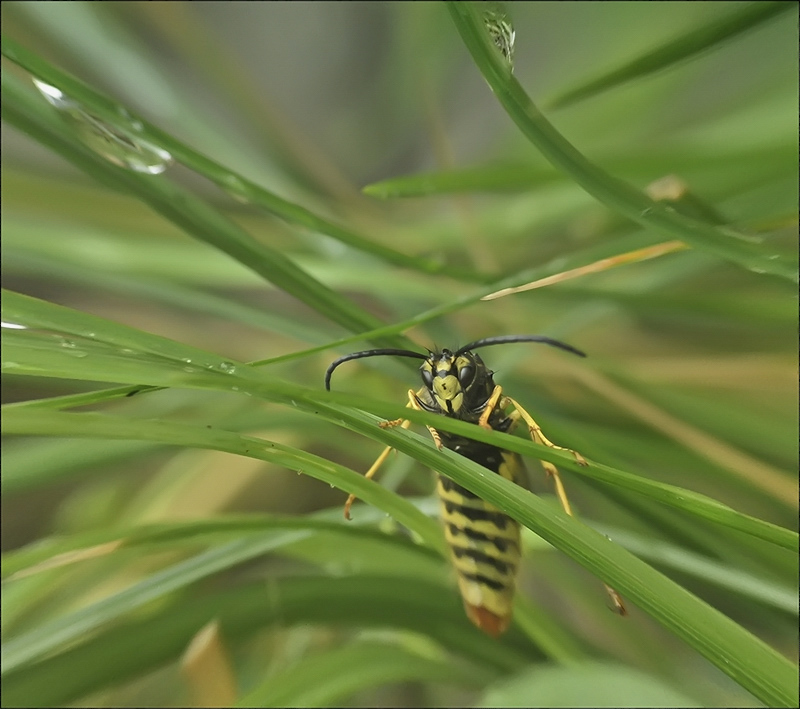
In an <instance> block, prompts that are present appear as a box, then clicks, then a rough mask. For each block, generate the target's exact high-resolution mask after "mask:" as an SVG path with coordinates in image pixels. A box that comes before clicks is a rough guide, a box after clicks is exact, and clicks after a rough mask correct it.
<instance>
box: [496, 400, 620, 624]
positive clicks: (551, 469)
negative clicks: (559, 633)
mask: <svg viewBox="0 0 800 709" xmlns="http://www.w3.org/2000/svg"><path fill="white" fill-rule="evenodd" d="M498 389H500V387H499V386H498V387H495V391H494V392H492V396H491V397H490V398H489V401H490V402H491V401H493V400H495V402H496V403H497V402H499V405H500V407H501V408H505V407H506V406H507V405H508V404H511V405H512V406H513V407H514V411H513V412H511V414H509V418H511V419H512V421H514V422H516V421H519V419H522V420H523V421H525V423H526V424H527V425H528V430H529V431H530V434H531V440H533V442H534V443H541V444H542V445H545V446H547V447H548V448H555V449H556V450H560V451H567V452H569V453H572V455H574V456H575V460H577V461H578V463H579V464H580V465H588V463H587V462H586V459H585V458H584V457H583V456H582V455H581V454H580V453H578V452H577V451H574V450H572V449H571V448H562V447H561V446H557V445H556V444H555V443H553V442H552V441H550V440H548V438H547V437H546V436H545V435H544V433H542V429H541V428H540V427H539V424H538V423H536V421H534V420H533V417H532V416H531V415H530V414H529V413H528V412H527V411H525V409H523V408H522V407H521V406H520V405H519V404H518V403H517V402H516V401H514V399H512V398H511V397H508V396H506V397H503V398H502V399H500V395H499V394H498V391H497V390H498ZM496 395H497V396H496ZM484 416H486V417H487V419H488V414H487V413H486V412H484ZM481 419H483V417H481ZM513 425H514V424H513V423H512V426H513ZM539 462H540V463H541V464H542V467H543V468H544V469H545V472H546V473H547V474H548V476H550V477H551V478H553V483H554V485H555V488H556V494H557V495H558V499H559V501H560V502H561V507H563V508H564V512H566V513H567V514H568V515H569V516H570V517H574V516H575V515H574V514H573V512H572V506H571V505H570V504H569V498H568V497H567V491H566V490H565V489H564V483H563V482H561V476H560V475H559V473H558V468H556V466H555V465H553V464H552V463H548V462H547V461H544V460H540V461H539ZM603 586H604V587H605V589H606V593H608V595H609V597H610V598H611V603H612V605H613V608H612V610H614V612H615V613H618V614H619V615H626V614H627V611H626V610H625V604H624V603H623V602H622V598H621V597H620V595H619V593H617V591H615V590H614V589H613V588H612V587H611V586H609V585H608V584H606V583H604V584H603Z"/></svg>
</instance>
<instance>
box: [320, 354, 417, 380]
mask: <svg viewBox="0 0 800 709" xmlns="http://www.w3.org/2000/svg"><path fill="white" fill-rule="evenodd" d="M381 355H392V356H394V357H414V358H415V359H428V355H424V354H421V353H420V352H413V351H412V350H395V349H391V348H390V349H383V350H364V351H363V352H353V353H352V354H349V355H345V356H344V357H339V359H337V360H336V361H335V362H333V363H332V364H331V366H330V367H328V371H327V372H325V388H326V389H327V390H328V391H330V390H331V375H332V374H333V370H334V369H336V368H337V367H338V366H339V365H340V364H343V363H344V362H349V361H350V360H351V359H362V358H363V357H379V356H381Z"/></svg>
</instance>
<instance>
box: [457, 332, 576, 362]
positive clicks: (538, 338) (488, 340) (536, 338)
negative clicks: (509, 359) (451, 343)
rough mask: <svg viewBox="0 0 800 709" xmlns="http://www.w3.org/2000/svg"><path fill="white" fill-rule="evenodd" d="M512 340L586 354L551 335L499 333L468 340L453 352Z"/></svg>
mask: <svg viewBox="0 0 800 709" xmlns="http://www.w3.org/2000/svg"><path fill="white" fill-rule="evenodd" d="M512 342H541V343H542V344H545V345H551V346H552V347H558V348H559V349H561V350H566V351H567V352H572V354H576V355H578V357H585V356H586V354H585V353H584V352H581V351H580V350H578V349H575V348H574V347H572V345H568V344H566V343H565V342H561V341H559V340H554V339H553V338H551V337H544V335H500V336H499V337H485V338H483V339H482V340H475V342H470V343H469V344H468V345H464V346H463V347H461V348H459V349H458V351H456V353H455V354H456V355H460V354H464V352H467V351H469V350H475V349H478V347H488V346H489V345H507V344H511V343H512Z"/></svg>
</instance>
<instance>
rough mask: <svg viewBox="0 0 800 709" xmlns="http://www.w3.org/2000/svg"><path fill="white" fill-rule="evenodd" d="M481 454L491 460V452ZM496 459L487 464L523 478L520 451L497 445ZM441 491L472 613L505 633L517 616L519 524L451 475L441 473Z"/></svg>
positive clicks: (474, 618)
mask: <svg viewBox="0 0 800 709" xmlns="http://www.w3.org/2000/svg"><path fill="white" fill-rule="evenodd" d="M481 447H482V448H487V447H486V446H481ZM460 452H461V451H460ZM468 452H472V453H473V454H474V452H473V451H468ZM467 457H470V458H472V455H468V456H467ZM476 457H483V458H484V460H485V456H476ZM491 459H492V460H497V461H498V462H499V465H495V466H491V467H490V466H488V465H486V466H485V467H487V468H489V469H490V470H493V472H496V473H498V474H500V475H502V476H503V477H504V478H507V479H508V480H512V481H513V482H517V483H519V482H520V478H521V473H522V460H521V459H520V458H519V456H517V455H516V454H514V453H509V452H508V451H502V450H500V449H497V448H494V449H492V453H491ZM476 462H479V463H480V462H481V460H477V461H476ZM437 491H438V494H439V500H440V507H441V516H442V521H443V522H444V533H445V539H446V540H447V544H448V546H449V548H450V555H451V558H452V560H453V566H454V567H455V569H456V573H457V574H458V586H459V590H460V591H461V597H462V598H463V599H464V608H465V610H466V612H467V615H468V616H469V618H470V620H472V622H473V623H475V624H476V625H477V626H478V627H479V628H481V629H483V630H485V631H486V632H487V633H489V634H491V635H499V634H500V633H502V632H503V631H504V630H505V629H506V628H507V627H508V624H509V623H510V621H511V612H512V604H513V601H514V588H515V585H516V575H517V567H518V566H519V560H520V528H519V524H517V522H515V521H514V520H513V519H511V518H510V517H508V516H507V515H505V514H504V513H503V512H501V511H500V510H499V509H498V508H497V507H495V506H494V505H490V504H489V503H488V502H484V501H483V500H481V499H480V498H479V497H478V496H477V495H475V494H473V493H472V492H470V491H469V490H467V489H465V488H463V487H461V486H460V485H457V484H456V483H454V482H453V481H452V480H450V479H449V478H445V477H441V476H440V477H439V480H438V484H437Z"/></svg>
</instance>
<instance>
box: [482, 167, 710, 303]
mask: <svg viewBox="0 0 800 709" xmlns="http://www.w3.org/2000/svg"><path fill="white" fill-rule="evenodd" d="M647 194H648V195H649V196H650V197H651V198H652V199H654V200H656V201H657V202H669V203H670V204H672V205H674V206H675V208H676V209H678V210H680V211H681V212H683V213H684V214H686V215H687V216H697V217H698V218H699V219H704V220H705V221H708V222H709V223H712V224H724V223H725V219H724V218H723V217H722V215H721V214H720V213H719V212H717V210H716V209H714V207H713V206H712V205H709V204H707V203H706V202H705V200H702V199H700V198H699V197H697V196H695V195H694V194H692V192H691V191H690V190H689V188H688V186H687V185H686V183H685V182H684V181H683V180H681V179H680V178H679V177H676V176H675V175H667V176H665V177H662V178H661V179H658V180H656V181H655V182H651V183H650V184H649V185H648V186H647ZM687 248H689V247H688V246H687V245H686V244H684V243H683V242H682V241H667V242H664V243H661V244H654V245H653V246H648V247H645V248H642V249H636V250H634V251H629V252H627V253H623V254H619V255H618V256H610V257H608V258H604V259H600V260H599V261H595V262H594V263H590V264H586V265H585V266H580V267H578V268H573V269H570V270H568V271H562V272H561V273H555V274H553V275H552V276H548V277H546V278H540V279H538V280H536V281H532V282H530V283H526V284H524V285H521V286H517V287H515V288H503V289H502V290H499V291H495V292H494V293H490V294H489V295H485V296H483V298H481V300H495V299H496V298H503V297H505V296H507V295H513V294H514V293H524V292H525V291H529V290H534V289H536V288H543V287H544V286H550V285H553V284H554V283H560V282H562V281H567V280H569V279H571V278H580V277H581V276H585V275H587V274H589V273H599V272H601V271H606V270H608V269H610V268H614V267H615V266H623V265H625V264H628V263H636V262H638V261H646V260H647V259H651V258H657V257H658V256H663V255H664V254H670V253H673V252H675V251H681V250H683V249H687Z"/></svg>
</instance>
